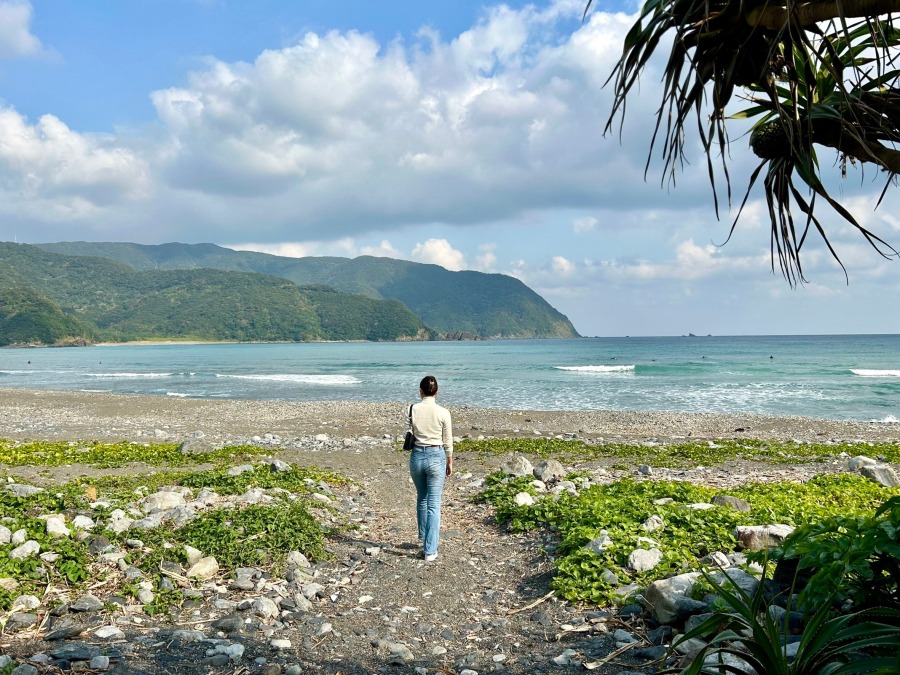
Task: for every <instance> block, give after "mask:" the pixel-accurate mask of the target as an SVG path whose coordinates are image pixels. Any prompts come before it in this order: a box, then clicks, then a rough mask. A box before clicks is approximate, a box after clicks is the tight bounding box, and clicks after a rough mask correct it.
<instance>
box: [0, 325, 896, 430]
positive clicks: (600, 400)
mask: <svg viewBox="0 0 900 675" xmlns="http://www.w3.org/2000/svg"><path fill="white" fill-rule="evenodd" d="M426 374H433V375H435V376H436V377H437V378H438V382H439V383H440V386H441V394H440V397H441V401H442V402H443V403H444V404H446V405H451V406H471V407H479V408H508V409H514V410H654V411H688V412H727V413H762V414H772V415H801V416H804V417H814V418H822V419H849V420H867V421H879V422H884V423H900V419H898V418H900V335H828V336H747V337H738V336H734V337H692V336H691V337H631V338H582V339H572V340H497V341H481V342H405V343H303V344H202V345H192V344H160V345H121V346H95V347H82V348H60V349H49V348H41V349H0V387H4V388H16V387H23V388H33V389H63V390H75V391H85V392H112V393H122V394H145V395H150V396H175V397H195V398H231V399H278V400H293V401H315V400H345V401H382V402H393V401H411V400H413V399H414V398H415V397H416V393H417V388H418V382H419V380H420V379H421V378H422V376H423V375H426Z"/></svg>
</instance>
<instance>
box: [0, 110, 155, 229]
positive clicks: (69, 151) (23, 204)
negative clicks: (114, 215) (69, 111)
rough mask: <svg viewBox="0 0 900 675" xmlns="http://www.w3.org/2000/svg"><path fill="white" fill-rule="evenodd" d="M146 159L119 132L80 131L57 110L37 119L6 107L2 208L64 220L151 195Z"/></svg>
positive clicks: (1, 115)
mask: <svg viewBox="0 0 900 675" xmlns="http://www.w3.org/2000/svg"><path fill="white" fill-rule="evenodd" d="M150 188H151V176H150V172H149V168H148V166H147V164H146V162H145V161H144V160H143V159H141V157H140V156H139V155H138V154H137V153H136V152H135V151H134V150H132V149H130V148H128V147H126V146H124V145H122V144H121V143H120V142H119V141H118V140H117V139H116V138H115V137H112V136H104V135H87V134H80V133H78V132H75V131H73V130H71V129H70V128H69V127H67V126H66V125H65V124H64V123H63V122H62V121H61V120H60V119H59V118H57V117H55V116H53V115H43V116H42V117H41V118H40V119H39V120H38V121H37V123H36V124H33V125H32V124H29V123H28V121H27V120H26V119H25V117H23V116H22V115H20V114H19V113H18V112H16V111H15V110H13V109H12V108H0V196H2V197H0V213H3V214H4V215H5V218H6V219H8V220H9V219H12V220H13V221H20V222H21V221H28V220H38V221H44V222H47V221H49V222H60V221H70V220H83V219H86V218H94V217H96V216H98V215H102V214H104V212H105V211H106V210H108V209H115V208H117V207H118V206H120V205H121V204H123V203H128V202H134V201H135V200H143V199H145V198H146V197H147V196H148V194H149V191H150Z"/></svg>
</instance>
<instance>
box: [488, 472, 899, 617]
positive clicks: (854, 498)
mask: <svg viewBox="0 0 900 675" xmlns="http://www.w3.org/2000/svg"><path fill="white" fill-rule="evenodd" d="M531 480H532V479H531V478H529V477H527V476H526V477H523V478H515V479H510V478H509V477H507V476H505V475H504V474H502V472H497V473H494V474H491V475H490V476H488V478H487V480H486V483H485V489H484V491H483V492H482V493H481V494H480V495H479V497H478V499H480V500H482V501H485V502H487V503H490V504H492V505H493V506H494V508H495V510H496V515H497V519H498V520H499V521H500V522H502V523H505V524H507V525H508V527H509V528H510V529H512V530H514V531H524V530H536V529H547V530H550V531H552V532H554V533H555V536H556V538H557V541H558V543H557V544H556V550H555V553H556V555H557V558H556V568H557V573H556V577H555V579H554V581H553V586H554V588H555V590H556V591H557V593H559V594H560V595H561V596H563V597H565V598H567V599H569V600H580V601H585V602H592V603H597V604H616V603H617V601H618V600H620V598H617V595H616V592H615V591H616V588H617V587H618V586H621V585H625V584H628V583H637V584H639V585H641V586H643V585H646V584H649V583H650V582H652V581H654V580H656V579H660V578H663V577H666V576H669V575H671V574H673V573H680V572H682V571H688V570H695V569H697V568H699V567H701V566H702V565H701V563H700V558H702V557H703V556H705V555H707V554H709V553H711V552H714V551H723V552H728V551H732V550H734V549H735V546H736V543H737V542H736V540H735V538H734V528H735V527H736V526H737V525H764V524H769V523H784V524H787V525H793V526H800V525H803V524H805V523H809V522H816V521H820V520H823V519H826V518H829V517H831V516H834V515H836V514H852V515H856V516H864V515H871V514H872V513H874V511H875V510H876V509H877V508H878V506H879V505H880V504H881V503H882V502H884V500H885V499H887V498H889V497H891V496H892V495H895V494H900V490H897V489H889V488H884V487H882V486H880V485H877V484H876V483H873V482H871V481H868V480H866V479H864V478H861V477H858V476H855V475H823V476H818V477H816V478H814V479H812V480H810V481H808V482H807V483H804V484H797V483H789V482H779V483H750V484H747V485H745V486H743V487H741V488H739V489H734V490H727V491H724V490H714V489H712V488H709V487H705V486H702V485H695V484H692V483H687V482H678V481H638V480H634V479H632V478H624V479H622V480H619V481H615V482H611V483H608V484H604V485H598V484H595V485H591V486H590V487H588V488H586V489H583V490H580V491H579V493H578V495H577V496H574V495H572V494H569V493H567V492H562V493H560V494H559V495H548V496H544V497H542V498H539V499H538V501H537V502H536V503H535V504H534V505H533V506H518V505H517V504H516V503H515V501H514V499H515V495H516V494H517V493H519V492H528V493H530V494H532V495H533V496H535V497H539V495H538V493H537V491H536V490H535V489H534V487H533V486H532V485H531ZM716 494H730V495H733V496H735V497H739V498H741V499H743V500H745V501H747V502H748V503H749V504H750V505H751V511H750V512H746V513H745V512H740V511H737V510H734V509H732V508H728V507H714V508H711V509H706V510H698V509H691V508H688V505H690V504H694V503H708V502H709V501H710V500H711V499H712V497H713V496H714V495H716ZM662 499H670V500H671V502H669V503H664V504H655V503H654V502H656V501H657V500H662ZM653 515H657V516H659V517H660V518H662V520H663V522H664V523H665V527H664V529H662V530H656V531H652V532H648V531H646V530H645V529H644V528H643V524H644V522H645V521H646V520H647V519H648V518H649V517H650V516H653ZM601 530H606V533H607V535H608V536H609V538H610V539H611V540H612V543H611V544H610V545H609V546H607V547H606V548H604V549H603V551H602V552H600V553H595V552H593V551H590V550H587V549H585V545H586V544H587V543H589V542H590V541H592V540H593V539H595V538H597V537H598V536H599V535H600V534H601ZM647 539H652V540H653V541H655V542H657V543H658V548H659V549H660V550H661V551H662V553H663V558H662V561H661V563H660V564H659V565H658V566H657V567H655V568H654V569H653V570H651V571H649V572H645V573H641V574H638V573H634V572H629V571H627V570H626V566H625V565H626V561H627V557H628V554H629V553H631V551H633V550H634V549H635V548H641V547H642V548H650V547H651V543H650V542H648V541H647ZM610 573H611V574H610Z"/></svg>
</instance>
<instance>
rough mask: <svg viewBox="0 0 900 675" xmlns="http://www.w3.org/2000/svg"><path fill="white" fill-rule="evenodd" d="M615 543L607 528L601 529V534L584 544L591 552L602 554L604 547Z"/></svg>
mask: <svg viewBox="0 0 900 675" xmlns="http://www.w3.org/2000/svg"><path fill="white" fill-rule="evenodd" d="M612 543H613V540H612V539H611V538H610V536H609V535H608V534H607V533H606V530H600V536H599V537H595V538H594V539H591V540H590V541H589V542H588V543H586V544H585V545H584V548H585V549H586V550H588V551H590V552H591V553H596V554H597V555H600V553H602V552H603V550H604V549H606V548H607V547H608V546H610V545H611V544H612Z"/></svg>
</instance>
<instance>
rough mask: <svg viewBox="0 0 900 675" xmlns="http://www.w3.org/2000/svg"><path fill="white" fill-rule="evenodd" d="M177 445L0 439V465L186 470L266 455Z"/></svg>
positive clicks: (243, 448) (249, 448)
mask: <svg viewBox="0 0 900 675" xmlns="http://www.w3.org/2000/svg"><path fill="white" fill-rule="evenodd" d="M179 447H180V446H179V444H178V443H133V442H129V441H122V442H119V443H104V442H101V441H14V440H7V439H0V464H5V465H6V466H10V467H14V466H65V465H68V464H88V465H91V466H95V467H97V468H101V469H103V468H113V467H119V466H124V465H125V464H128V463H130V462H146V463H148V464H154V465H166V466H187V465H189V464H204V463H208V462H215V463H221V462H224V461H228V460H232V459H234V458H235V457H240V456H253V455H262V454H265V453H266V452H267V450H265V449H263V448H259V447H257V446H254V445H232V446H227V447H224V448H218V449H215V450H211V451H209V452H203V453H191V454H182V453H181V452H180V450H179Z"/></svg>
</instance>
